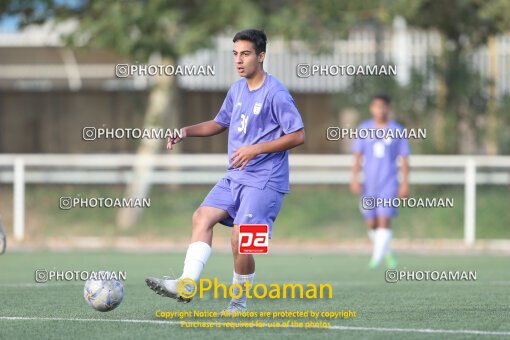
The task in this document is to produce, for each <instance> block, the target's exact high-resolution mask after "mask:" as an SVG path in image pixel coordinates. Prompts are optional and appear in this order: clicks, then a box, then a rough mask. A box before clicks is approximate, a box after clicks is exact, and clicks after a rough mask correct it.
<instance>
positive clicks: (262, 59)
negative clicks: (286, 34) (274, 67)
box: [257, 52, 266, 63]
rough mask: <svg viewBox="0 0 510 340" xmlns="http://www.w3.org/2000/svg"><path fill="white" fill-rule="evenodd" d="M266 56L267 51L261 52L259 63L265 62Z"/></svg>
mask: <svg viewBox="0 0 510 340" xmlns="http://www.w3.org/2000/svg"><path fill="white" fill-rule="evenodd" d="M265 58H266V52H260V53H259V55H258V56H257V60H258V62H259V63H263V62H264V59H265Z"/></svg>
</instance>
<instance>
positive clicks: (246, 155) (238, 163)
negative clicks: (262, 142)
mask: <svg viewBox="0 0 510 340" xmlns="http://www.w3.org/2000/svg"><path fill="white" fill-rule="evenodd" d="M259 153H260V152H259V147H258V146H257V145H245V146H242V147H240V148H239V149H237V150H235V151H234V153H233V154H232V157H230V165H231V166H232V167H233V168H239V170H243V169H244V168H245V167H246V165H248V162H249V161H251V160H252V159H253V158H255V156H257V155H258V154H259Z"/></svg>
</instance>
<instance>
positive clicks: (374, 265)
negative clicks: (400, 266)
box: [368, 260, 379, 269]
mask: <svg viewBox="0 0 510 340" xmlns="http://www.w3.org/2000/svg"><path fill="white" fill-rule="evenodd" d="M377 267H379V262H376V261H374V260H370V262H369V263H368V269H375V268H377Z"/></svg>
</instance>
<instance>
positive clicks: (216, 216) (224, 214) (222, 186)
mask: <svg viewBox="0 0 510 340" xmlns="http://www.w3.org/2000/svg"><path fill="white" fill-rule="evenodd" d="M234 213H235V204H234V199H233V197H232V192H231V190H230V185H229V182H228V180H226V179H224V178H222V179H221V180H220V181H219V182H218V183H216V185H215V186H214V187H213V188H212V189H211V191H210V192H209V193H208V194H207V196H206V197H205V199H204V201H203V202H202V204H200V207H199V208H198V209H197V210H196V211H195V213H194V214H193V224H194V225H195V224H198V225H204V224H205V225H209V226H211V225H214V224H216V223H218V222H222V223H223V222H230V221H227V220H231V219H232V217H231V216H233V214H234ZM230 225H231V224H230Z"/></svg>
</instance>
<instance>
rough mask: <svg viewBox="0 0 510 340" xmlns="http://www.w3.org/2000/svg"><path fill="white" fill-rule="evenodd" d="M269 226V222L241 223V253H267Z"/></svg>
mask: <svg viewBox="0 0 510 340" xmlns="http://www.w3.org/2000/svg"><path fill="white" fill-rule="evenodd" d="M268 251H269V226H268V225H267V224H241V225H240V226H239V254H267V253H268Z"/></svg>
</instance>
